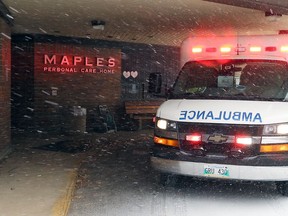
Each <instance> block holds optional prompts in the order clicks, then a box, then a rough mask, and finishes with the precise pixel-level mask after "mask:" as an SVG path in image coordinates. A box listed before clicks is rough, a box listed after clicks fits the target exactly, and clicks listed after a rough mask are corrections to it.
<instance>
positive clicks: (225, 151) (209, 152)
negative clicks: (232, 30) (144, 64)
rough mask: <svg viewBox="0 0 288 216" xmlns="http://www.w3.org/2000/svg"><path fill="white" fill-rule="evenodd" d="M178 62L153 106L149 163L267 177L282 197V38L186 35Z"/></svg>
mask: <svg viewBox="0 0 288 216" xmlns="http://www.w3.org/2000/svg"><path fill="white" fill-rule="evenodd" d="M181 67H182V69H181V71H180V73H179V75H178V77H177V79H176V81H175V83H174V85H173V87H172V88H171V90H170V91H169V93H168V100H167V101H165V102H164V103H163V104H162V105H161V106H160V107H159V109H158V111H157V115H156V119H155V131H154V143H155V145H154V146H153V151H152V152H153V153H152V156H151V163H152V166H153V167H154V168H155V169H157V170H159V171H161V173H171V174H176V175H186V176H195V177H201V178H223V179H231V180H248V181H273V182H274V181H275V182H276V186H277V189H278V190H279V192H280V193H281V194H283V195H288V35H269V36H235V37H232V36H231V37H230V36H229V37H201V38H199V37H192V38H188V39H186V40H185V41H184V42H183V44H182V46H181ZM167 176H168V175H167Z"/></svg>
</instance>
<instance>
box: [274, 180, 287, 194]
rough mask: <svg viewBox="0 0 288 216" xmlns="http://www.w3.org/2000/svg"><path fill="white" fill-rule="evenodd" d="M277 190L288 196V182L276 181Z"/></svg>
mask: <svg viewBox="0 0 288 216" xmlns="http://www.w3.org/2000/svg"><path fill="white" fill-rule="evenodd" d="M276 187H277V190H278V192H279V193H280V194H282V195H283V196H288V182H287V181H284V182H276Z"/></svg>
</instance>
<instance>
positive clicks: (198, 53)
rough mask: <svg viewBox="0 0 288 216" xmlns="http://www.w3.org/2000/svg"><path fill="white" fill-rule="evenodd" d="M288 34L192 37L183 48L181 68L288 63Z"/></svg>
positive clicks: (183, 44) (184, 42)
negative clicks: (222, 62) (230, 62)
mask: <svg viewBox="0 0 288 216" xmlns="http://www.w3.org/2000/svg"><path fill="white" fill-rule="evenodd" d="M287 57H288V35H259V36H258V35H257V36H228V37H226V36H213V37H189V38H187V39H186V40H184V41H183V43H182V45H181V61H180V62H181V67H183V65H184V64H185V63H186V62H188V61H197V60H198V61H199V60H213V59H215V60H216V59H265V60H269V59H271V60H282V61H287Z"/></svg>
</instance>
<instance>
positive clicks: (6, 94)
mask: <svg viewBox="0 0 288 216" xmlns="http://www.w3.org/2000/svg"><path fill="white" fill-rule="evenodd" d="M0 30H1V34H0V158H1V157H2V156H3V155H5V154H6V153H7V152H8V151H9V150H10V147H11V106H10V103H11V102H10V95H11V79H10V78H11V73H10V71H11V33H10V26H9V25H8V24H7V22H5V21H4V20H2V19H0Z"/></svg>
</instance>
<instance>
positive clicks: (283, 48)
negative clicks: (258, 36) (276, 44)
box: [280, 46, 288, 52]
mask: <svg viewBox="0 0 288 216" xmlns="http://www.w3.org/2000/svg"><path fill="white" fill-rule="evenodd" d="M280 50H281V52H288V46H282V47H281V48H280Z"/></svg>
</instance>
